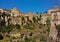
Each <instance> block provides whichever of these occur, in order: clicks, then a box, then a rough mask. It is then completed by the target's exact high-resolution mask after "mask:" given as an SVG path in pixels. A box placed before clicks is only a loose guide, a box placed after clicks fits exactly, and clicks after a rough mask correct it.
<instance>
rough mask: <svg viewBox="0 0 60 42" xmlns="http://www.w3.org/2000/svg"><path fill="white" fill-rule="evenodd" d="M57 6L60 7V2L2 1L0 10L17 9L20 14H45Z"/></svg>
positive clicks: (51, 0) (45, 0) (32, 0)
mask: <svg viewBox="0 0 60 42" xmlns="http://www.w3.org/2000/svg"><path fill="white" fill-rule="evenodd" d="M55 4H58V5H59V7H60V0H0V8H6V9H12V8H17V9H18V10H19V11H20V12H24V13H28V12H29V11H31V12H34V13H36V12H39V13H40V12H45V11H47V10H48V9H50V8H53V7H54V5H55Z"/></svg>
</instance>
